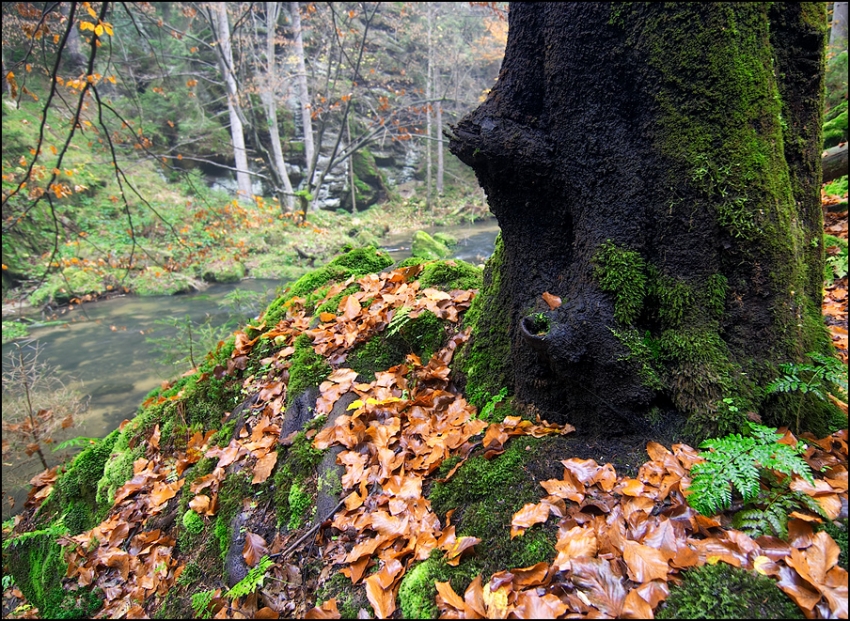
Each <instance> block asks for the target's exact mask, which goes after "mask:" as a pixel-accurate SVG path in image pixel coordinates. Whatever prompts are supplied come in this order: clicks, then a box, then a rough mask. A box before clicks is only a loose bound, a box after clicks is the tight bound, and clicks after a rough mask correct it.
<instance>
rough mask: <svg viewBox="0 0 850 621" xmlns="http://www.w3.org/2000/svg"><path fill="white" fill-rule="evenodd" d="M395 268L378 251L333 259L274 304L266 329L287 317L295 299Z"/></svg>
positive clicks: (359, 251) (366, 250) (361, 251)
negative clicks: (353, 279) (332, 284)
mask: <svg viewBox="0 0 850 621" xmlns="http://www.w3.org/2000/svg"><path fill="white" fill-rule="evenodd" d="M390 265H392V259H390V257H389V255H388V254H387V253H386V252H383V251H381V250H378V249H377V248H373V247H368V248H355V249H354V250H351V251H349V252H347V253H346V254H343V255H340V256H338V257H336V258H335V259H333V260H332V261H331V262H330V263H328V264H327V265H325V266H324V267H320V268H319V269H317V270H313V271H312V272H309V273H307V274H304V276H302V277H301V278H299V279H298V280H297V281H296V282H295V283H294V284H293V285H292V286H291V287H289V290H288V291H287V292H286V293H285V294H284V295H282V296H280V297H279V298H277V299H276V300H275V301H274V302H272V303H271V304H270V305H269V307H268V309H267V310H266V312H265V314H264V317H263V318H264V320H265V324H266V327H267V328H271V327H272V326H274V325H276V324H277V322H278V321H280V320H281V319H283V318H284V317H286V309H287V306H288V304H289V302H290V301H291V300H292V299H293V298H296V297H306V296H308V295H310V294H314V293H315V292H316V291H317V290H318V289H320V288H321V287H323V286H324V285H327V284H328V283H329V282H332V281H340V280H345V279H347V278H348V277H349V276H364V275H366V274H371V273H373V272H380V271H381V270H382V269H384V268H386V267H389V266H390Z"/></svg>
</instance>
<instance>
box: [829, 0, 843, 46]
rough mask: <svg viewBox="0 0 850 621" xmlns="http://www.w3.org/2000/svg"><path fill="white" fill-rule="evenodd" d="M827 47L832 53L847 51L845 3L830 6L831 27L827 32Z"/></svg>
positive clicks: (835, 3)
mask: <svg viewBox="0 0 850 621" xmlns="http://www.w3.org/2000/svg"><path fill="white" fill-rule="evenodd" d="M829 47H830V49H831V50H833V51H834V52H836V53H837V52H839V51H841V50H846V49H847V3H846V2H834V3H833V5H832V27H831V28H830V30H829Z"/></svg>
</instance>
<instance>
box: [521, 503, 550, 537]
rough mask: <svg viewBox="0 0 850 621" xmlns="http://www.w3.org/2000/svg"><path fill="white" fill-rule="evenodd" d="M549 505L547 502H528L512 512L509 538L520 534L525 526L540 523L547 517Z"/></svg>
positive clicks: (523, 531) (528, 526)
mask: <svg viewBox="0 0 850 621" xmlns="http://www.w3.org/2000/svg"><path fill="white" fill-rule="evenodd" d="M550 506H551V505H550V504H549V503H548V502H540V503H537V504H532V503H529V504H527V505H525V506H524V507H523V508H522V509H520V510H519V511H517V512H516V513H514V516H513V519H512V520H511V539H513V538H514V537H519V536H521V535H522V534H523V533H525V530H526V529H527V528H531V527H532V526H534V525H535V524H540V523H542V522H545V521H546V520H547V519H549V507H550Z"/></svg>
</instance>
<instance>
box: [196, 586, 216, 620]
mask: <svg viewBox="0 0 850 621" xmlns="http://www.w3.org/2000/svg"><path fill="white" fill-rule="evenodd" d="M215 594H216V590H215V589H211V590H209V591H199V592H198V593H195V594H194V595H192V610H193V611H194V612H195V617H197V618H199V619H210V618H212V610H210V605H211V604H212V600H213V597H215Z"/></svg>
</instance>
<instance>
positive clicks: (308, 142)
mask: <svg viewBox="0 0 850 621" xmlns="http://www.w3.org/2000/svg"><path fill="white" fill-rule="evenodd" d="M289 7H290V8H289V10H290V12H291V13H292V30H293V32H294V34H295V58H296V60H297V62H298V76H297V79H298V98H299V100H300V101H301V127H302V128H303V131H304V157H305V158H306V161H307V168H308V169H309V168H310V166H311V164H312V162H313V152H314V151H315V147H314V146H313V119H312V116H311V115H312V110H311V108H310V92H309V90H308V89H307V66H306V64H305V63H304V38H303V36H302V34H301V8H300V4H299V3H298V2H290V3H289ZM307 185H308V187H309V185H310V179H307Z"/></svg>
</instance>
